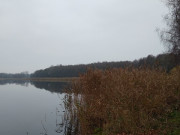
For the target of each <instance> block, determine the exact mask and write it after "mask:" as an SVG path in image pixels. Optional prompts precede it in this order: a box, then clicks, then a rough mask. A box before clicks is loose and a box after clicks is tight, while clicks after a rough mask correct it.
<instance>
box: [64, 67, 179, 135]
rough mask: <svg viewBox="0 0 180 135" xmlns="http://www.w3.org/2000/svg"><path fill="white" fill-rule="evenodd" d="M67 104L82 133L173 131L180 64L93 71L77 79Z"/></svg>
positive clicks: (115, 134)
mask: <svg viewBox="0 0 180 135" xmlns="http://www.w3.org/2000/svg"><path fill="white" fill-rule="evenodd" d="M66 99H67V100H66V105H67V106H66V107H67V109H68V110H69V112H70V113H69V115H70V118H71V122H72V123H73V125H74V127H75V128H74V129H76V133H77V134H79V135H93V134H94V135H100V134H102V135H121V134H124V135H125V134H126V135H127V134H129V135H130V134H132V135H136V134H137V135H146V134H147V135H150V134H152V135H155V134H167V133H170V132H172V130H173V128H174V127H171V126H170V124H169V122H168V116H169V114H171V113H173V112H174V111H177V112H179V108H180V67H177V68H176V69H174V71H172V72H171V73H169V74H167V73H166V72H164V71H160V70H155V69H154V70H150V69H129V68H127V69H110V70H105V71H101V70H89V71H88V72H87V73H85V74H83V75H81V76H80V78H79V80H77V81H76V82H74V84H73V85H72V88H71V91H70V92H69V93H68V94H67V95H66Z"/></svg>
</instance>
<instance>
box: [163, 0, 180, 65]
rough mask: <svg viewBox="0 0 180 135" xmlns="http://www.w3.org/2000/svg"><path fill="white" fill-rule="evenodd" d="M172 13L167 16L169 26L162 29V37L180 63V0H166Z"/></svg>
mask: <svg viewBox="0 0 180 135" xmlns="http://www.w3.org/2000/svg"><path fill="white" fill-rule="evenodd" d="M166 5H167V6H168V8H169V9H170V13H169V14H168V15H166V16H165V20H166V23H167V25H168V28H167V29H166V30H163V31H161V39H162V40H163V41H164V43H165V44H166V45H167V47H168V51H169V52H170V53H172V54H173V55H174V56H175V60H176V62H177V64H178V63H180V0H166Z"/></svg>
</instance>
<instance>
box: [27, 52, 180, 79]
mask: <svg viewBox="0 0 180 135" xmlns="http://www.w3.org/2000/svg"><path fill="white" fill-rule="evenodd" d="M177 64H178V63H177V61H175V57H174V55H173V54H170V53H166V54H159V55H158V56H153V55H148V56H147V57H144V58H141V59H139V60H134V61H120V62H98V63H91V64H86V65H85V64H80V65H67V66H63V65H58V66H51V67H49V68H46V69H41V70H37V71H35V72H34V73H32V74H31V75H30V76H31V77H32V78H36V77H37V78H42V77H77V76H79V75H80V74H83V73H85V72H86V71H87V70H88V69H101V70H105V69H112V68H126V67H134V68H142V67H148V68H151V69H152V68H161V69H164V70H165V71H167V72H169V71H170V70H171V69H172V68H173V67H175V66H176V65H177Z"/></svg>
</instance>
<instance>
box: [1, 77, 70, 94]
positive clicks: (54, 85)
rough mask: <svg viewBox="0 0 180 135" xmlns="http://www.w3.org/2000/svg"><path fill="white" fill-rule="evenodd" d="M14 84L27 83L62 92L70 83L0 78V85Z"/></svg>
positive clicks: (22, 84) (25, 84)
mask: <svg viewBox="0 0 180 135" xmlns="http://www.w3.org/2000/svg"><path fill="white" fill-rule="evenodd" d="M6 84H16V85H21V86H26V87H28V85H29V84H31V85H34V86H35V87H36V88H39V89H45V90H47V91H50V92H55V93H63V92H64V90H65V89H67V87H68V86H69V85H70V82H41V81H29V80H13V79H12V80H11V79H7V80H0V85H6Z"/></svg>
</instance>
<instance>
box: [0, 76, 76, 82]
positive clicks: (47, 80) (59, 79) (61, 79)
mask: <svg viewBox="0 0 180 135" xmlns="http://www.w3.org/2000/svg"><path fill="white" fill-rule="evenodd" d="M76 79H78V77H60V78H55V77H45V78H38V77H37V78H0V81H3V80H19V81H21V80H22V81H36V82H72V81H74V80H76Z"/></svg>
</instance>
